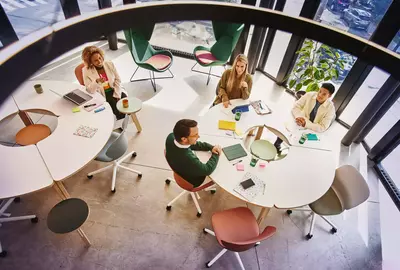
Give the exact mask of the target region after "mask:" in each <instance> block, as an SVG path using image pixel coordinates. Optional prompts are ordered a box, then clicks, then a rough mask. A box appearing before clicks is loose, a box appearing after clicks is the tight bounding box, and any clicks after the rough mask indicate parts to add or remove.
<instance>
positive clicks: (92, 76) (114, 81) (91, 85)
mask: <svg viewBox="0 0 400 270" xmlns="http://www.w3.org/2000/svg"><path fill="white" fill-rule="evenodd" d="M103 66H104V70H105V72H106V74H107V78H108V82H109V84H110V87H112V88H113V89H114V93H113V97H115V98H121V93H122V92H123V93H125V94H126V95H127V93H126V91H125V89H124V88H123V87H122V86H121V78H120V77H119V74H118V72H117V69H116V68H115V66H114V64H113V63H112V62H111V61H104V64H103ZM82 71H83V82H84V84H85V86H86V90H87V91H88V92H89V93H91V94H93V93H95V92H99V93H100V94H102V95H103V96H104V97H105V96H106V95H105V93H104V89H103V86H102V85H101V83H97V82H96V79H99V78H100V76H99V74H98V73H97V70H96V69H95V68H94V67H93V68H87V67H86V66H85V67H84V68H83V69H82Z"/></svg>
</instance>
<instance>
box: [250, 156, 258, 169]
mask: <svg viewBox="0 0 400 270" xmlns="http://www.w3.org/2000/svg"><path fill="white" fill-rule="evenodd" d="M257 162H258V158H257V157H255V156H252V157H251V160H250V166H251V167H255V166H256V164H257Z"/></svg>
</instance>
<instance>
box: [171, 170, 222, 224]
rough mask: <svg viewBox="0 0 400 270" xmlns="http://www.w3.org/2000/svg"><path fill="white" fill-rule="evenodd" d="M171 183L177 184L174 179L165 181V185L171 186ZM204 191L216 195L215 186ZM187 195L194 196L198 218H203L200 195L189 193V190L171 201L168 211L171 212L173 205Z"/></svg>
mask: <svg viewBox="0 0 400 270" xmlns="http://www.w3.org/2000/svg"><path fill="white" fill-rule="evenodd" d="M171 182H173V183H176V182H175V180H174V179H172V178H170V177H168V178H167V179H166V180H165V183H166V184H167V185H169V184H170V183H171ZM204 190H206V191H211V194H214V193H215V192H216V189H215V186H211V187H209V188H206V189H204ZM186 193H190V196H192V199H193V201H194V204H195V205H196V209H197V217H201V214H202V213H203V212H202V211H201V208H200V205H199V202H198V199H199V200H200V195H199V194H198V193H197V192H189V191H187V190H183V191H182V192H181V193H180V194H179V195H178V196H176V197H175V198H174V199H173V200H172V201H170V202H169V203H168V204H167V207H166V209H167V211H171V208H172V204H173V203H174V202H176V201H177V200H178V199H179V198H180V197H182V196H183V195H184V194H186Z"/></svg>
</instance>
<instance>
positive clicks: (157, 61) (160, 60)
mask: <svg viewBox="0 0 400 270" xmlns="http://www.w3.org/2000/svg"><path fill="white" fill-rule="evenodd" d="M171 61H172V59H171V57H169V56H168V55H163V54H156V55H153V56H152V57H150V58H149V59H147V61H146V62H145V63H147V64H149V65H152V66H153V67H154V68H156V69H158V70H160V69H164V68H166V67H168V65H169V64H170V63H171Z"/></svg>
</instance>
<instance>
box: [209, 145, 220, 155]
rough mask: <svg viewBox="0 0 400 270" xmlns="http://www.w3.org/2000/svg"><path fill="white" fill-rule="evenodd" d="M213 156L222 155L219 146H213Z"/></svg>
mask: <svg viewBox="0 0 400 270" xmlns="http://www.w3.org/2000/svg"><path fill="white" fill-rule="evenodd" d="M211 152H212V153H213V154H217V155H220V154H221V153H222V148H221V146H219V145H214V147H213V149H211Z"/></svg>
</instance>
